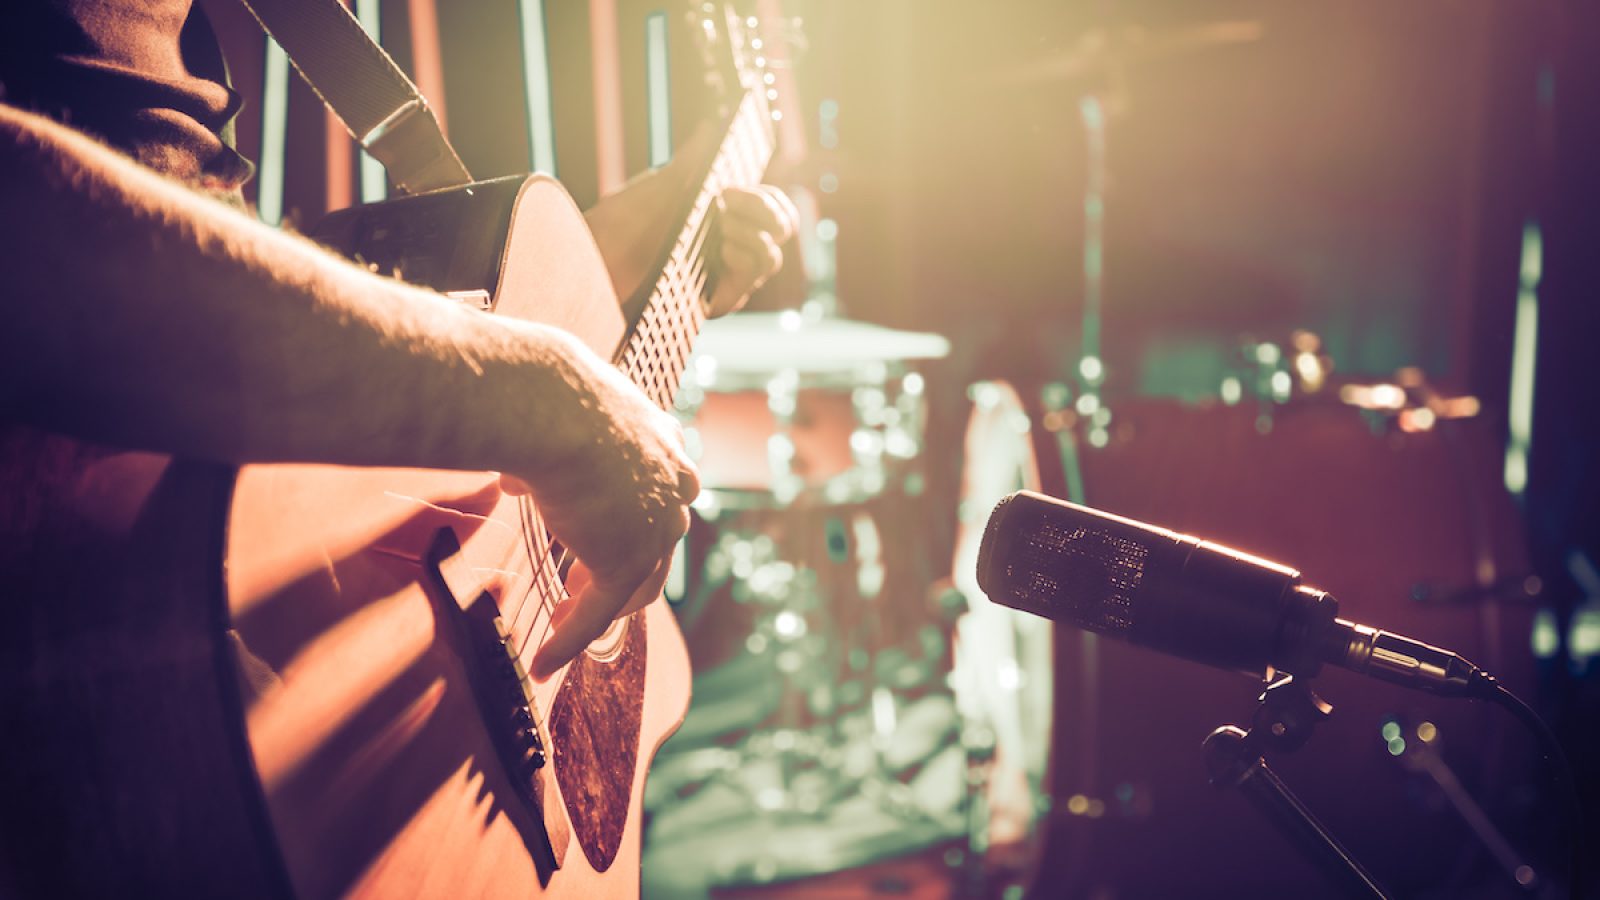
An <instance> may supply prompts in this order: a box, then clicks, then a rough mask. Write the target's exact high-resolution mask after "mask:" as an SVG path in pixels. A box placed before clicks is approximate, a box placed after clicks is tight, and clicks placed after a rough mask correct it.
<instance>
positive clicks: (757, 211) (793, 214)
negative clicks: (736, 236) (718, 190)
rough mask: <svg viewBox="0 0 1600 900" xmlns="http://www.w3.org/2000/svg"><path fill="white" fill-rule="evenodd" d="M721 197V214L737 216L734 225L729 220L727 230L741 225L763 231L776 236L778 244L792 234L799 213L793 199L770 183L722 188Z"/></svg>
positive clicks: (734, 229)
mask: <svg viewBox="0 0 1600 900" xmlns="http://www.w3.org/2000/svg"><path fill="white" fill-rule="evenodd" d="M722 198H723V212H724V214H725V215H726V216H728V217H731V218H732V219H737V220H738V223H737V224H736V225H732V224H730V226H729V227H727V230H729V231H737V230H739V226H744V227H748V228H749V229H751V230H754V231H764V232H767V233H768V234H771V235H772V236H773V237H774V238H776V239H777V242H778V243H779V244H783V243H785V242H786V241H788V240H789V238H791V237H793V236H794V232H795V228H796V227H797V225H798V223H799V220H800V213H799V210H797V209H796V208H795V205H794V201H792V200H790V199H789V196H788V195H787V194H785V193H784V192H783V191H781V190H779V189H778V188H776V187H774V186H772V185H770V184H763V185H757V186H756V187H755V188H735V189H731V190H728V191H725V192H723V195H722Z"/></svg>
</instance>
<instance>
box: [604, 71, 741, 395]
mask: <svg viewBox="0 0 1600 900" xmlns="http://www.w3.org/2000/svg"><path fill="white" fill-rule="evenodd" d="M772 151H773V132H772V120H771V118H770V113H769V111H768V106H767V102H766V96H765V95H764V94H763V92H762V91H761V90H760V89H759V88H758V89H755V90H750V91H747V92H746V93H745V96H744V99H743V101H742V102H741V103H740V104H739V110H738V112H737V113H736V114H735V115H734V117H733V120H732V122H731V123H730V124H729V127H728V131H727V133H726V134H725V135H724V136H723V139H722V144H721V146H720V147H718V149H717V155H716V157H715V158H714V159H713V161H712V163H711V168H710V171H709V173H708V174H707V176H706V179H705V182H704V183H703V184H702V185H701V187H700V190H699V192H698V193H697V194H696V195H695V199H694V204H693V206H692V207H691V208H690V212H689V216H688V219H687V221H686V222H685V223H684V226H683V229H682V230H681V231H680V232H679V233H678V237H677V239H676V241H675V243H674V244H673V247H672V252H671V254H669V255H668V258H667V263H666V266H665V267H664V268H663V269H662V272H661V277H660V278H659V279H657V281H656V285H655V289H654V290H653V291H652V292H651V294H650V299H649V301H648V302H647V303H646V304H645V307H644V312H643V314H641V315H640V317H639V321H638V323H637V324H636V325H635V326H634V329H633V333H632V334H631V335H630V336H629V338H628V342H627V344H626V345H625V346H624V347H623V350H622V352H621V353H620V354H618V357H617V365H618V366H619V367H620V368H621V369H622V370H623V371H624V372H626V373H627V374H628V376H629V377H630V378H632V379H633V383H634V384H636V385H638V386H639V387H640V388H641V389H643V390H644V392H645V393H646V394H647V395H649V397H650V399H651V400H653V401H655V403H656V405H658V406H660V407H662V408H663V409H665V408H667V407H669V406H670V405H671V404H672V398H673V396H674V395H675V394H676V393H677V391H678V384H679V382H680V381H681V380H682V377H683V371H684V367H685V365H686V364H687V363H688V359H689V351H690V348H691V346H692V345H693V343H694V339H695V337H696V336H697V335H699V333H700V326H701V325H702V324H704V323H705V318H706V300H707V298H706V297H705V288H706V270H707V265H708V264H709V262H710V261H709V260H708V259H707V258H706V256H707V253H708V251H714V250H715V248H714V247H708V246H707V245H708V243H709V242H708V236H709V228H710V224H711V219H710V213H711V208H712V206H713V204H715V202H716V198H717V195H719V194H721V193H722V191H723V190H725V189H727V188H730V187H749V186H753V185H756V184H759V183H760V181H761V175H762V173H763V172H764V171H765V170H766V167H767V162H768V161H769V160H770V159H771V158H772Z"/></svg>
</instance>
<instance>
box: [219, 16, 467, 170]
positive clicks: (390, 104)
mask: <svg viewBox="0 0 1600 900" xmlns="http://www.w3.org/2000/svg"><path fill="white" fill-rule="evenodd" d="M240 2H242V3H243V4H244V6H245V8H246V9H248V10H250V14H251V15H253V16H255V18H256V21H257V22H260V23H261V27H262V28H263V29H264V30H265V31H266V32H267V34H269V35H271V36H272V38H273V39H274V40H276V41H277V42H278V44H279V45H280V46H281V47H283V49H284V52H285V53H287V54H288V56H289V61H290V62H292V63H294V67H295V68H296V69H298V70H299V71H300V75H301V77H303V78H304V79H305V80H306V83H307V84H309V85H311V89H312V90H313V91H315V92H316V94H317V96H318V97H320V98H322V102H323V103H324V104H326V105H327V107H328V109H329V110H331V111H332V112H333V114H334V115H335V116H337V117H338V118H339V121H341V122H343V123H344V127H345V128H346V129H348V130H349V131H350V135H351V136H352V137H354V138H355V139H356V142H357V143H359V144H360V145H361V146H362V147H363V148H364V149H365V150H366V151H367V152H368V153H370V154H372V157H373V158H374V159H376V160H378V161H379V162H381V163H383V167H384V168H385V169H387V170H388V172H389V177H390V179H392V180H393V181H394V183H395V186H396V187H398V188H399V189H400V190H402V191H404V192H406V193H408V194H416V193H421V192H423V191H431V190H437V189H439V188H447V187H456V186H459V185H463V184H467V183H469V182H471V181H472V176H471V175H470V174H468V173H467V167H466V166H465V165H463V164H462V162H461V157H459V156H457V155H456V151H455V148H454V147H451V146H450V141H449V140H448V139H447V138H446V137H445V136H444V132H443V131H442V130H441V129H440V128H439V120H438V118H437V117H436V116H434V114H433V110H432V109H430V108H429V107H428V101H427V100H425V99H424V98H423V96H422V93H421V92H420V91H418V90H417V86H416V85H415V84H412V83H411V79H409V78H407V77H406V74H405V73H404V72H402V71H400V67H399V66H397V65H395V62H394V60H393V59H391V58H390V57H389V54H388V53H386V52H384V49H383V48H382V47H381V46H379V45H378V42H377V41H374V40H373V39H372V37H371V35H369V34H367V32H366V30H365V29H363V28H362V27H361V23H360V22H358V21H356V17H355V16H354V15H352V14H351V12H350V10H349V8H348V7H346V6H345V5H344V3H342V2H340V0H240Z"/></svg>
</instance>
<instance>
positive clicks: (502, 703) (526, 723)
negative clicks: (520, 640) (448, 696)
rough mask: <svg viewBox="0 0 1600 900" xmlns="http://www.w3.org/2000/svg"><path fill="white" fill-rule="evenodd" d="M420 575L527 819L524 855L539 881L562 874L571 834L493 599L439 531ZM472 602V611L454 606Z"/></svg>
mask: <svg viewBox="0 0 1600 900" xmlns="http://www.w3.org/2000/svg"><path fill="white" fill-rule="evenodd" d="M425 569H426V571H427V573H428V575H429V577H430V579H431V580H432V581H433V586H434V587H435V588H437V589H438V592H439V593H440V594H442V597H439V598H436V600H435V606H437V607H438V608H439V611H440V615H441V616H442V617H443V618H444V619H446V620H448V621H450V622H451V623H452V626H451V627H450V628H448V629H447V632H448V633H449V635H450V637H451V639H452V640H453V642H454V643H455V645H456V650H457V655H458V656H459V658H460V659H461V661H462V664H463V667H464V668H465V669H466V672H467V681H468V684H469V686H470V688H471V691H472V695H473V697H474V699H475V700H476V701H477V704H478V712H479V714H480V715H481V717H482V719H483V724H484V727H485V729H486V730H487V731H488V733H489V740H490V742H491V743H492V744H493V745H494V748H495V753H496V755H497V756H498V757H499V758H500V763H501V765H502V766H503V767H504V770H505V773H506V777H507V779H508V780H509V781H510V782H511V785H512V786H513V788H514V789H515V790H516V792H517V796H518V798H519V799H520V800H521V801H522V806H523V808H524V809H525V810H526V811H527V813H528V814H529V815H530V816H531V817H532V818H533V821H534V824H535V826H536V827H535V828H534V829H533V831H534V834H533V835H532V839H531V840H527V841H526V844H527V847H528V851H529V853H530V854H532V856H533V859H534V863H535V864H536V865H537V866H538V869H539V871H540V873H541V875H543V876H545V877H548V873H549V872H552V871H554V870H556V869H559V868H560V867H561V863H562V860H563V859H565V857H566V849H567V843H568V841H569V839H570V830H569V829H568V828H567V826H566V820H565V817H564V816H563V815H562V812H561V808H560V803H559V802H557V801H556V800H555V797H554V796H553V792H552V791H551V789H550V787H549V784H548V783H547V782H548V779H549V777H550V770H549V766H548V762H549V754H548V751H547V749H546V748H547V746H548V735H547V734H546V733H545V731H544V726H543V722H544V717H543V716H541V715H540V714H539V707H538V702H537V701H536V700H535V699H534V691H533V678H532V676H530V675H529V674H528V671H527V668H526V667H525V666H523V664H522V660H521V658H520V656H519V648H518V647H517V646H516V645H515V642H514V641H512V639H511V632H510V629H509V628H507V627H506V624H505V620H504V619H502V618H501V617H500V608H499V606H498V604H496V603H495V599H494V597H493V596H492V595H491V594H490V593H489V592H488V591H487V590H484V589H483V588H482V587H481V586H479V585H478V583H477V579H476V578H475V577H474V576H473V575H472V573H471V571H470V570H469V569H468V567H467V564H466V561H465V560H464V559H463V558H462V556H461V543H460V541H459V540H458V539H457V538H456V534H455V532H454V531H453V530H451V529H449V528H441V529H439V531H438V533H437V534H435V535H434V538H433V542H432V543H431V544H430V545H429V547H428V554H427V558H426V565H425ZM463 596H471V597H472V600H471V602H470V603H467V604H465V606H463V604H461V603H460V602H459V598H460V597H463Z"/></svg>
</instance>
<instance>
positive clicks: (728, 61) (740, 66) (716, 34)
mask: <svg viewBox="0 0 1600 900" xmlns="http://www.w3.org/2000/svg"><path fill="white" fill-rule="evenodd" d="M690 17H691V26H692V30H693V32H694V34H695V37H696V40H697V42H698V43H699V45H700V52H701V54H702V56H703V58H704V62H705V71H706V81H707V83H708V84H710V86H711V87H712V89H713V90H714V91H716V92H717V95H718V97H719V99H720V102H721V104H722V107H723V108H722V112H723V113H724V114H727V115H731V114H732V113H733V112H734V111H735V110H737V108H738V107H739V104H740V103H741V102H742V101H743V100H744V98H745V97H747V96H748V97H750V98H751V99H752V100H753V101H754V102H755V105H756V106H757V108H758V109H759V112H760V115H761V117H762V118H763V119H764V120H765V121H766V122H767V123H769V124H768V125H767V127H768V129H769V130H770V129H771V128H772V127H773V126H772V124H771V123H775V122H778V121H781V120H782V119H783V112H782V111H781V110H779V109H778V108H777V103H776V101H777V100H778V98H779V91H780V89H782V87H783V80H782V79H781V78H780V72H779V70H780V69H781V68H783V66H782V64H781V63H780V62H779V61H778V60H776V59H774V54H773V53H772V52H771V51H772V47H771V45H770V44H769V42H770V41H773V40H775V39H782V40H788V38H787V37H782V38H775V37H773V35H778V34H788V33H792V31H793V30H794V29H795V28H796V26H797V23H796V22H795V21H792V20H791V21H789V22H787V23H785V28H786V29H787V30H786V31H781V32H780V31H779V30H778V29H777V28H775V27H773V24H774V23H772V22H770V21H765V20H763V19H761V18H759V17H757V16H743V15H741V14H740V13H739V11H738V10H737V9H736V8H735V7H734V5H733V4H732V3H716V2H711V0H705V2H702V3H699V4H698V5H697V6H696V7H695V9H694V11H693V12H691V14H690Z"/></svg>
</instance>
